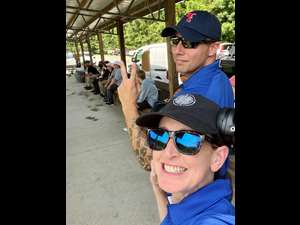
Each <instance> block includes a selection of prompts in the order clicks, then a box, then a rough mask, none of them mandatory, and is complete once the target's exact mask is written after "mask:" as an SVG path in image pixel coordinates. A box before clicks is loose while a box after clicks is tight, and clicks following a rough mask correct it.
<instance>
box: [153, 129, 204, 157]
mask: <svg viewBox="0 0 300 225" xmlns="http://www.w3.org/2000/svg"><path fill="white" fill-rule="evenodd" d="M147 137H148V138H147V139H148V144H149V147H150V148H151V149H152V150H155V151H161V150H164V149H165V148H166V146H167V144H168V142H169V140H170V138H173V141H174V143H175V145H176V148H177V150H178V152H180V153H182V154H184V155H195V154H197V153H198V152H199V151H200V147H201V144H202V143H203V141H204V140H205V139H206V137H207V136H205V135H203V134H200V133H199V132H197V131H190V130H178V131H168V130H166V129H163V128H157V129H148V132H147Z"/></svg>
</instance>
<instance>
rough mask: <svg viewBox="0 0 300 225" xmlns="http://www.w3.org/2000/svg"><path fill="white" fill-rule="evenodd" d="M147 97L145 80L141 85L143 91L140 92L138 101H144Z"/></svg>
mask: <svg viewBox="0 0 300 225" xmlns="http://www.w3.org/2000/svg"><path fill="white" fill-rule="evenodd" d="M146 97H147V87H146V85H145V82H142V85H141V92H140V94H139V97H138V99H137V102H139V103H140V102H143V101H144V100H145V99H146Z"/></svg>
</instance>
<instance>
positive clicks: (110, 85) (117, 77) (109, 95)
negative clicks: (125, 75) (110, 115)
mask: <svg viewBox="0 0 300 225" xmlns="http://www.w3.org/2000/svg"><path fill="white" fill-rule="evenodd" d="M120 65H121V62H120V61H113V62H111V63H108V66H111V67H112V68H113V71H112V73H111V76H110V78H109V79H108V82H107V83H106V84H105V86H104V87H105V88H106V96H105V97H104V99H105V102H106V104H107V105H111V104H114V98H113V94H114V92H115V91H116V90H117V88H118V87H119V85H120V84H121V82H122V76H121V70H120Z"/></svg>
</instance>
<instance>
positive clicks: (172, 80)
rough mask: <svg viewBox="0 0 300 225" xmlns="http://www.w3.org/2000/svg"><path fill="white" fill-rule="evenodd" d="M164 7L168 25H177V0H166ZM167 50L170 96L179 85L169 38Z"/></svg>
mask: <svg viewBox="0 0 300 225" xmlns="http://www.w3.org/2000/svg"><path fill="white" fill-rule="evenodd" d="M164 8H165V14H166V26H170V25H175V24H176V18H175V0H165V1H164ZM167 51H168V79H169V92H170V96H173V95H174V92H175V90H176V89H177V87H178V74H177V72H176V66H175V63H174V61H173V57H172V52H171V45H170V42H169V38H167Z"/></svg>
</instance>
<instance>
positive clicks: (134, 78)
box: [130, 63, 137, 81]
mask: <svg viewBox="0 0 300 225" xmlns="http://www.w3.org/2000/svg"><path fill="white" fill-rule="evenodd" d="M136 68H137V66H136V64H135V63H132V65H131V73H130V79H131V80H134V81H135V80H136Z"/></svg>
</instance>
